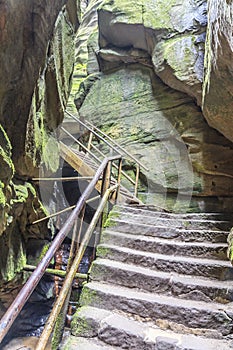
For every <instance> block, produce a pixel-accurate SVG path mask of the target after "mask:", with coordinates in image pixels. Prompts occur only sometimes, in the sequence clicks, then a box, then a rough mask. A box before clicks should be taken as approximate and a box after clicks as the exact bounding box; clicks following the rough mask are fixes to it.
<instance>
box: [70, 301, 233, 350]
mask: <svg viewBox="0 0 233 350" xmlns="http://www.w3.org/2000/svg"><path fill="white" fill-rule="evenodd" d="M71 327H72V334H74V335H75V336H79V337H80V336H81V335H82V334H83V332H84V335H85V336H86V337H89V339H90V338H93V337H95V338H94V339H96V338H97V337H98V338H99V339H100V340H102V341H103V342H104V343H105V344H109V345H113V346H116V347H117V348H118V347H119V348H121V349H131V350H139V349H143V350H155V349H158V350H159V349H160V350H161V349H164V350H165V349H174V350H184V349H186V350H187V349H188V350H216V349H219V350H230V349H232V348H233V347H232V342H230V341H225V340H220V339H213V338H204V337H203V335H204V332H203V333H202V332H201V330H199V332H200V334H201V336H197V335H186V334H177V333H175V332H172V331H165V330H162V329H160V328H158V327H156V326H154V325H151V324H150V323H148V322H140V321H136V320H135V319H133V318H132V317H131V318H130V317H129V316H128V317H127V315H125V314H124V315H123V314H118V313H114V312H110V311H106V310H103V309H99V308H94V307H86V306H85V307H81V308H80V309H79V310H78V311H77V312H76V314H75V316H74V319H73V321H72V326H71ZM83 330H84V331H83ZM207 334H208V331H207ZM208 335H211V332H210V334H208ZM77 344H78V343H77Z"/></svg>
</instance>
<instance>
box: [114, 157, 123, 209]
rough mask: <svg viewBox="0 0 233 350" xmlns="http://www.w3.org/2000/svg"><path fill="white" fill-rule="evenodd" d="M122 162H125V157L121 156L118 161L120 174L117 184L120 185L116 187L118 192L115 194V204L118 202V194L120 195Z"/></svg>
mask: <svg viewBox="0 0 233 350" xmlns="http://www.w3.org/2000/svg"><path fill="white" fill-rule="evenodd" d="M122 162H123V159H122V158H120V159H119V163H118V174H117V184H118V187H117V189H116V194H115V204H116V203H117V199H118V195H119V192H120V185H121V172H122Z"/></svg>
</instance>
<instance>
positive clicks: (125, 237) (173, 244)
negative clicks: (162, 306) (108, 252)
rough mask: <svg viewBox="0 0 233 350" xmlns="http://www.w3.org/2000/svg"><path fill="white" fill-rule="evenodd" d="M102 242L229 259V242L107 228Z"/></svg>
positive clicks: (144, 249)
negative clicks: (169, 236) (161, 236)
mask: <svg viewBox="0 0 233 350" xmlns="http://www.w3.org/2000/svg"><path fill="white" fill-rule="evenodd" d="M102 242H103V243H107V244H112V245H114V244H116V245H117V246H121V247H122V246H123V247H128V248H131V249H136V250H141V251H149V252H153V253H159V254H167V255H185V256H194V257H195V256H196V257H205V258H213V259H221V260H227V248H228V244H227V243H212V242H181V241H176V240H173V239H169V240H168V239H164V238H160V237H147V236H142V235H135V234H134V235H132V234H126V233H122V232H113V231H108V230H106V231H105V232H104V234H103V236H102Z"/></svg>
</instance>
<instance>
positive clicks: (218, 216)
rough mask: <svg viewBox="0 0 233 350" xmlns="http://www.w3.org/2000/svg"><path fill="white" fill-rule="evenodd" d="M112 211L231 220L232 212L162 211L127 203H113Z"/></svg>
mask: <svg viewBox="0 0 233 350" xmlns="http://www.w3.org/2000/svg"><path fill="white" fill-rule="evenodd" d="M112 212H113V213H116V215H119V214H124V215H128V214H133V215H142V216H144V217H145V216H146V217H161V218H167V219H169V218H171V219H173V218H180V219H187V220H192V219H199V220H233V213H170V212H162V211H159V210H156V208H154V210H152V208H151V207H149V208H147V206H146V205H145V206H132V205H131V206H129V205H115V206H114V208H113V210H112Z"/></svg>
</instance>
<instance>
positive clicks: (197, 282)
mask: <svg viewBox="0 0 233 350" xmlns="http://www.w3.org/2000/svg"><path fill="white" fill-rule="evenodd" d="M90 280H91V281H99V282H101V281H105V282H107V283H114V284H116V285H122V286H125V287H129V288H136V289H139V290H143V291H148V292H154V293H159V294H161V293H162V294H165V295H173V296H175V297H178V298H183V299H190V300H201V301H213V302H219V303H221V302H222V303H227V302H232V301H233V283H232V282H229V281H216V280H212V279H209V278H200V277H195V276H187V275H179V274H177V273H175V272H172V273H171V272H170V273H169V272H164V271H154V270H150V269H147V268H144V267H140V266H135V265H130V264H124V263H122V262H118V261H114V260H109V259H100V258H98V259H97V260H95V261H94V262H93V264H92V267H91V273H90Z"/></svg>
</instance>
